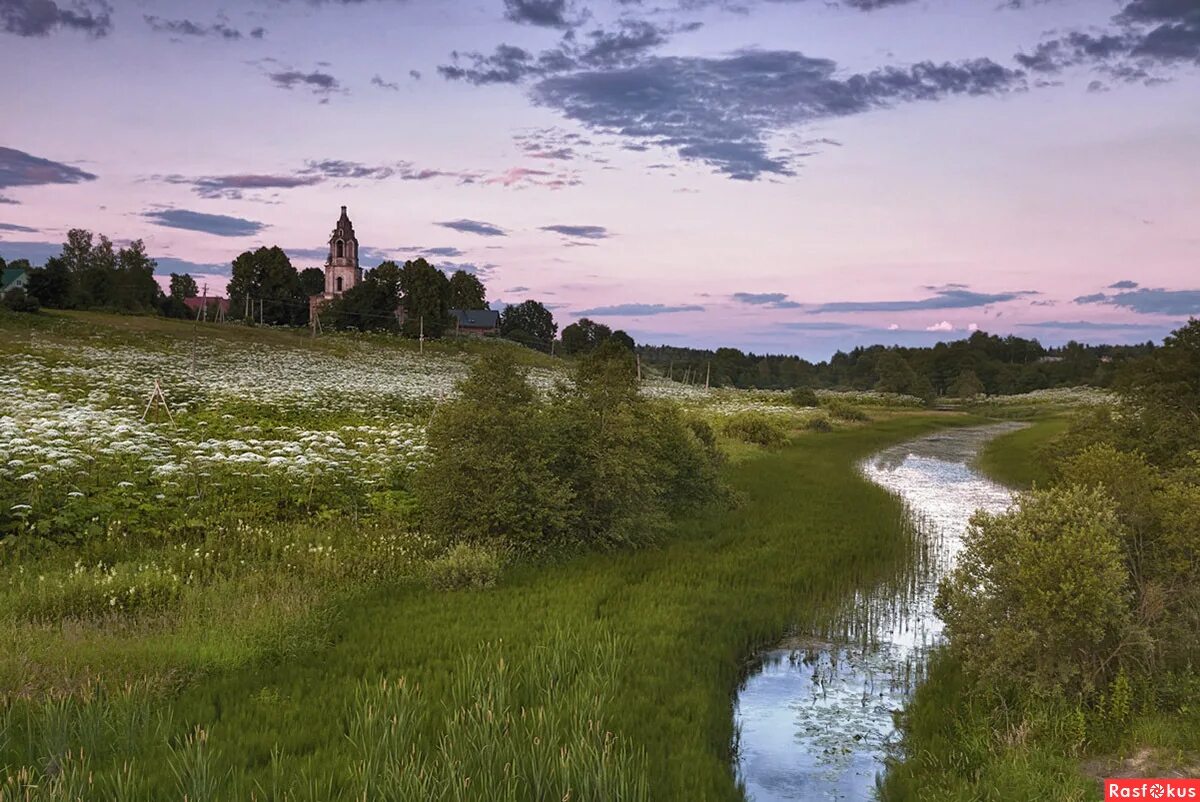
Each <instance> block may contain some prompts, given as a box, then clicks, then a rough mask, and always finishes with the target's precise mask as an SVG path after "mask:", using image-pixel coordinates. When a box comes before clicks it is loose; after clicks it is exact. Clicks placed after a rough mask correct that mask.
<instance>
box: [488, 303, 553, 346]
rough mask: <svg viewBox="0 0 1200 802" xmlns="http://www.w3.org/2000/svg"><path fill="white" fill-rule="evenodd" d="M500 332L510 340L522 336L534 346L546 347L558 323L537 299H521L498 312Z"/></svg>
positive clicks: (519, 338) (518, 338)
mask: <svg viewBox="0 0 1200 802" xmlns="http://www.w3.org/2000/svg"><path fill="white" fill-rule="evenodd" d="M500 333H501V334H502V335H504V336H505V337H508V338H509V339H512V340H517V341H518V342H520V341H521V339H522V336H523V337H524V338H525V339H527V340H528V341H529V342H528V343H526V344H534V345H535V346H536V347H539V348H543V349H548V348H549V347H550V342H551V341H552V340H553V339H554V335H555V334H557V333H558V324H556V323H555V322H554V315H552V314H550V310H549V309H547V308H546V307H545V306H544V305H542V304H541V303H540V302H539V301H533V300H529V301H523V302H521V303H519V304H516V305H514V306H509V307H506V308H505V309H504V311H503V312H501V313H500Z"/></svg>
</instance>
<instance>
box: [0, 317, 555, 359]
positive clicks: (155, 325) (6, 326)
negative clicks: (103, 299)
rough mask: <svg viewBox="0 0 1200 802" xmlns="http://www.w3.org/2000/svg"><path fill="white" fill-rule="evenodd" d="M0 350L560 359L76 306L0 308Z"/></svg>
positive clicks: (461, 340)
mask: <svg viewBox="0 0 1200 802" xmlns="http://www.w3.org/2000/svg"><path fill="white" fill-rule="evenodd" d="M0 333H2V335H3V336H2V337H0V352H2V351H4V350H18V351H19V350H20V348H21V345H22V344H23V342H25V341H27V340H28V338H29V337H30V336H32V335H35V334H36V335H37V336H38V337H39V338H42V339H43V340H51V341H53V340H54V339H56V338H57V339H62V340H64V341H68V342H76V341H78V340H79V339H80V338H88V339H94V340H97V341H99V342H103V343H104V344H106V345H133V346H137V347H139V348H153V347H155V345H156V344H157V345H158V346H159V347H165V346H166V344H167V343H168V342H169V341H171V340H183V341H190V340H192V339H193V338H196V339H198V340H199V341H200V342H204V341H205V340H219V341H222V342H228V343H235V344H240V345H255V346H261V347H264V348H280V347H282V348H311V349H316V350H321V351H330V352H333V353H342V352H345V351H346V350H347V349H349V348H352V347H355V346H369V347H373V348H392V349H396V350H400V351H407V352H414V353H415V352H417V351H419V350H421V349H422V348H423V353H426V354H430V355H434V356H455V355H473V356H478V355H481V354H487V353H489V352H490V349H493V348H511V349H513V351H514V353H516V354H518V355H519V356H518V358H519V360H520V362H521V363H522V364H525V365H529V366H533V367H546V368H553V367H555V366H561V365H562V364H563V363H562V360H561V359H555V358H553V357H551V356H549V355H548V354H543V353H540V352H538V351H534V350H532V349H530V348H525V347H523V346H520V345H516V344H515V343H511V342H509V341H508V340H500V339H493V338H487V339H483V338H477V337H447V338H446V339H444V340H426V341H425V343H424V346H422V345H421V344H420V343H418V342H417V341H416V340H410V339H406V338H403V337H400V336H398V335H393V334H384V333H371V332H368V333H362V332H337V331H333V330H328V331H325V332H323V333H322V334H321V335H320V336H319V337H316V338H313V337H312V336H311V334H310V332H309V330H308V329H304V328H286V327H274V326H246V325H242V324H240V323H229V324H216V323H195V322H193V321H190V320H179V319H175V318H165V317H158V316H156V315H115V314H112V313H109V312H76V311H63V310H51V309H45V310H42V311H41V312H40V313H38V314H36V315H28V314H17V313H15V312H7V311H4V310H0Z"/></svg>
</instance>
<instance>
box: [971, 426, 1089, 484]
mask: <svg viewBox="0 0 1200 802" xmlns="http://www.w3.org/2000/svg"><path fill="white" fill-rule="evenodd" d="M1070 425H1071V419H1070V417H1068V416H1066V415H1062V414H1056V415H1052V416H1049V417H1042V418H1037V419H1035V420H1033V421H1032V422H1030V424H1029V425H1028V426H1026V427H1025V428H1023V429H1018V430H1017V431H1014V432H1008V433H1007V434H1003V435H1000V436H999V437H997V438H996V439H994V440H992V441H991V442H989V443H987V444H986V445H985V446H984V447H983V449H982V450H981V451H980V452H979V459H978V460H976V467H977V468H978V469H979V470H980V471H982V472H983V473H984V474H985V475H986V476H988V477H989V478H991V479H992V480H993V481H996V482H999V483H1000V484H1003V485H1008V486H1009V487H1011V488H1014V489H1016V490H1028V489H1029V488H1031V487H1033V486H1034V485H1039V486H1040V485H1045V484H1046V483H1047V482H1049V481H1050V471H1049V467H1048V466H1047V464H1046V461H1045V460H1044V459H1043V458H1042V455H1041V453H1040V450H1041V448H1042V447H1043V446H1044V445H1045V444H1046V443H1048V442H1050V440H1052V439H1053V438H1054V437H1056V436H1058V435H1060V434H1062V433H1063V432H1065V431H1066V430H1067V427H1069V426H1070Z"/></svg>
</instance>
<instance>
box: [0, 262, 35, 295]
mask: <svg viewBox="0 0 1200 802" xmlns="http://www.w3.org/2000/svg"><path fill="white" fill-rule="evenodd" d="M28 283H29V272H28V271H27V270H24V269H23V268H20V267H6V268H4V270H3V271H0V296H2V295H4V294H5V293H6V292H8V291H9V290H23V289H26V285H27V284H28Z"/></svg>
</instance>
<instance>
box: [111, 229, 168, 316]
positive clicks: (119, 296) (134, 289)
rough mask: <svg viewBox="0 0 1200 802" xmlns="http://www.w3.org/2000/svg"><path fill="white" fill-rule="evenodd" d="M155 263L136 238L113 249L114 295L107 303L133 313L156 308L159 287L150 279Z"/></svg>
mask: <svg viewBox="0 0 1200 802" xmlns="http://www.w3.org/2000/svg"><path fill="white" fill-rule="evenodd" d="M155 267H157V264H156V263H155V261H154V260H153V259H151V258H150V257H149V255H147V253H146V243H144V242H143V241H142V240H140V239H136V240H134V241H133V242H131V243H129V245H127V246H125V247H124V248H122V249H121V250H120V251H118V252H117V275H116V280H115V282H114V283H115V285H116V288H115V289H116V297H114V298H112V299H110V303H111V304H112V305H114V306H117V307H118V308H121V309H125V310H127V311H133V312H149V311H152V310H154V309H155V308H157V307H158V302H159V298H160V297H161V296H162V289H161V288H160V287H159V286H158V282H157V281H155V280H154V268H155Z"/></svg>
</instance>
